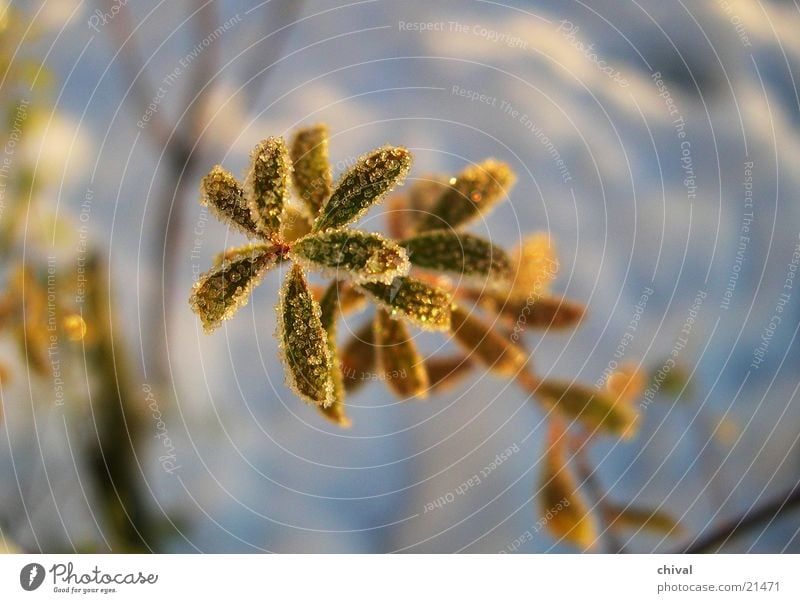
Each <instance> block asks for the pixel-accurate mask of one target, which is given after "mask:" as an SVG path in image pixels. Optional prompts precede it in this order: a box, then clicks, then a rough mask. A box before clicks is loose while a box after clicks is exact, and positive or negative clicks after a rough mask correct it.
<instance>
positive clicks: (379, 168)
mask: <svg viewBox="0 0 800 603" xmlns="http://www.w3.org/2000/svg"><path fill="white" fill-rule="evenodd" d="M410 168H411V153H409V152H408V150H406V149H404V148H402V147H390V146H386V147H381V148H379V149H376V150H374V151H371V152H370V153H368V154H366V155H364V156H363V157H361V158H360V159H359V160H358V161H357V162H356V164H355V165H354V166H353V167H352V168H350V169H349V170H348V171H347V172H345V173H344V174H343V175H342V177H341V179H340V180H339V182H338V183H337V185H336V187H335V188H334V191H333V194H332V195H331V196H330V198H329V199H328V201H327V203H325V205H324V206H323V207H322V211H321V213H320V216H319V217H318V218H317V221H316V222H315V224H314V232H319V231H322V230H326V229H328V228H339V227H341V226H346V225H347V224H350V223H351V222H355V221H356V220H358V219H359V218H360V217H361V216H362V215H363V214H364V213H365V212H366V211H367V210H368V209H369V208H370V207H371V206H372V205H374V204H375V203H378V202H379V201H381V200H382V199H383V197H384V195H386V193H388V192H389V191H390V190H392V188H394V187H395V186H396V185H397V184H398V183H399V182H400V181H401V180H402V179H403V178H405V176H406V174H407V173H408V170H409V169H410Z"/></svg>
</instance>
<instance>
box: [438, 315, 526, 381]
mask: <svg viewBox="0 0 800 603" xmlns="http://www.w3.org/2000/svg"><path fill="white" fill-rule="evenodd" d="M450 316H451V324H450V331H451V332H452V333H453V338H454V339H455V341H456V343H458V344H459V345H460V346H461V347H462V348H464V351H465V352H466V353H467V356H468V357H469V358H475V359H476V360H478V361H480V362H481V363H482V364H484V365H485V366H486V367H488V368H489V370H490V371H492V372H493V373H497V374H499V375H504V376H509V377H510V376H514V375H516V374H517V373H519V372H520V371H521V370H522V368H523V367H524V366H525V364H526V362H527V354H526V353H525V351H524V350H523V349H522V348H520V347H519V346H517V345H515V344H514V343H512V342H511V341H509V339H508V337H506V336H504V335H501V334H500V333H498V332H497V331H495V330H493V329H492V327H491V326H489V325H487V324H485V323H484V322H483V321H481V320H479V319H478V318H476V317H474V316H472V315H471V314H470V313H469V312H467V311H466V310H464V309H463V308H461V307H459V306H455V305H454V306H453V307H452V309H451V311H450Z"/></svg>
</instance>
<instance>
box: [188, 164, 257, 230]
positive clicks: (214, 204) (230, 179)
mask: <svg viewBox="0 0 800 603" xmlns="http://www.w3.org/2000/svg"><path fill="white" fill-rule="evenodd" d="M200 191H201V193H202V197H201V198H200V203H201V204H203V205H205V206H207V207H208V208H209V209H210V210H211V213H212V214H213V215H214V217H215V218H217V220H219V221H220V222H222V223H224V224H229V225H231V226H233V227H235V228H237V229H238V230H240V231H241V232H243V233H244V234H246V235H249V236H253V235H255V234H257V230H258V227H257V226H256V223H255V222H254V221H253V218H252V216H251V215H250V208H249V207H248V206H247V202H246V201H245V199H244V191H243V190H242V187H241V185H240V184H239V181H238V180H236V178H235V177H234V176H233V174H231V173H230V172H228V171H227V170H226V169H225V168H223V167H222V166H221V165H215V166H214V167H213V168H211V171H210V172H209V173H208V174H206V175H205V176H204V177H203V180H202V182H201V184H200Z"/></svg>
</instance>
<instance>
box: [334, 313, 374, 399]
mask: <svg viewBox="0 0 800 603" xmlns="http://www.w3.org/2000/svg"><path fill="white" fill-rule="evenodd" d="M372 326H373V321H372V320H369V321H367V322H366V323H365V324H364V325H362V326H361V327H360V328H359V329H358V330H357V331H356V332H355V334H353V336H352V337H350V340H349V341H348V342H347V344H346V345H345V346H344V347H343V348H341V356H340V358H339V361H340V362H341V367H342V376H343V377H344V389H345V391H346V392H348V393H352V392H354V391H355V390H357V389H358V388H359V387H361V386H362V385H364V383H366V382H368V381H371V380H372V379H374V378H375V377H376V375H375V365H376V364H377V354H376V353H375V337H374V334H373V331H372Z"/></svg>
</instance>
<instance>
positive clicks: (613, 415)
mask: <svg viewBox="0 0 800 603" xmlns="http://www.w3.org/2000/svg"><path fill="white" fill-rule="evenodd" d="M533 393H534V394H535V395H536V396H537V397H538V398H539V399H540V400H541V401H542V403H544V404H545V405H546V406H548V407H549V408H553V409H554V410H555V411H556V412H559V413H561V414H562V415H564V416H566V417H569V418H570V419H576V420H578V421H580V422H581V423H583V424H584V425H585V426H586V427H589V428H591V429H599V430H601V431H605V432H609V433H612V434H615V435H619V436H622V437H632V436H633V435H634V434H635V432H636V423H637V419H638V417H637V414H636V411H635V410H634V408H633V407H632V406H631V405H630V404H629V403H627V402H625V401H624V400H617V399H615V397H614V396H613V394H610V393H608V392H605V391H597V390H596V389H593V388H591V387H589V386H586V385H581V384H578V383H571V382H569V381H559V380H549V379H548V380H545V381H542V382H541V383H539V384H538V387H536V388H535V390H534V392H533Z"/></svg>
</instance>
